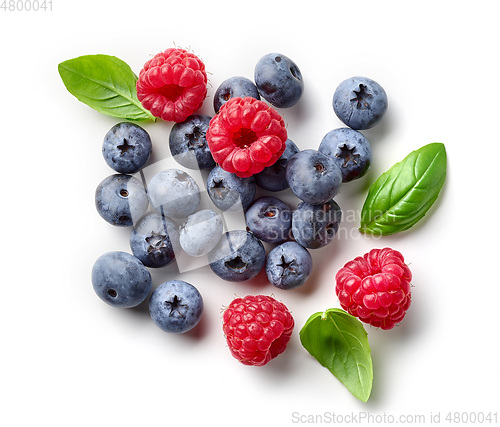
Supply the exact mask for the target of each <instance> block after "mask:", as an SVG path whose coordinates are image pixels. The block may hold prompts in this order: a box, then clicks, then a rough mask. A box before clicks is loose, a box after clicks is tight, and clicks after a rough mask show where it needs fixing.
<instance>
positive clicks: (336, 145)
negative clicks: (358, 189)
mask: <svg viewBox="0 0 500 427" xmlns="http://www.w3.org/2000/svg"><path fill="white" fill-rule="evenodd" d="M318 151H319V152H321V153H323V154H326V155H327V156H330V157H331V158H332V159H333V160H335V162H336V163H337V165H338V166H339V167H340V170H341V172H342V182H350V181H353V180H355V179H358V178H361V177H362V176H364V175H365V174H366V173H367V172H368V169H370V165H371V162H372V148H371V146H370V143H369V142H368V140H367V139H366V138H365V136H364V135H363V134H362V133H361V132H358V131H357V130H354V129H351V128H339V129H334V130H331V131H330V132H328V133H327V134H326V135H325V136H324V138H323V140H322V141H321V143H320V145H319V148H318Z"/></svg>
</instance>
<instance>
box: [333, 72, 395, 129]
mask: <svg viewBox="0 0 500 427" xmlns="http://www.w3.org/2000/svg"><path fill="white" fill-rule="evenodd" d="M387 105H388V101H387V94H386V93H385V90H384V89H383V88H382V86H380V85H379V84H378V83H377V82H376V81H374V80H372V79H369V78H367V77H359V76H357V77H351V78H349V79H346V80H344V81H343V82H342V83H340V84H339V85H338V87H337V89H335V93H334V94H333V111H335V114H336V115H337V117H338V118H339V119H340V120H341V121H342V122H343V123H344V124H345V125H346V126H349V127H350V128H352V129H356V130H363V129H370V128H372V127H373V126H375V125H376V124H377V123H379V122H380V120H382V117H384V114H385V112H386V111H387Z"/></svg>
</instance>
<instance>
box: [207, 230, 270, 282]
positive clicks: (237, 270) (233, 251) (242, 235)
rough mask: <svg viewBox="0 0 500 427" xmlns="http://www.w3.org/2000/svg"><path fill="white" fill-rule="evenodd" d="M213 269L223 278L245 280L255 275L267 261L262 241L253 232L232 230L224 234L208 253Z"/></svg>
mask: <svg viewBox="0 0 500 427" xmlns="http://www.w3.org/2000/svg"><path fill="white" fill-rule="evenodd" d="M207 258H208V262H209V263H210V268H211V269H212V271H213V272H214V273H215V274H216V275H217V276H219V277H220V278H221V279H223V280H227V281H229V282H243V281H245V280H250V279H252V278H253V277H255V276H256V275H257V274H258V273H259V272H260V270H262V267H264V264H265V262H266V251H265V249H264V245H263V244H262V242H261V241H260V240H259V239H257V237H255V236H254V235H253V234H252V233H250V232H248V231H243V230H232V231H228V232H226V233H225V234H223V235H222V238H221V239H220V241H219V243H218V244H217V246H216V247H215V248H214V249H212V250H211V251H210V252H209V253H208V255H207Z"/></svg>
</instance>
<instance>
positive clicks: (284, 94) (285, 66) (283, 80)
mask: <svg viewBox="0 0 500 427" xmlns="http://www.w3.org/2000/svg"><path fill="white" fill-rule="evenodd" d="M254 80H255V84H256V86H257V88H258V89H259V93H260V94H261V96H262V97H263V98H264V99H265V100H266V101H268V102H269V103H271V104H272V105H274V106H275V107H278V108H288V107H292V106H293V105H295V104H296V103H297V102H298V101H299V99H300V97H301V96H302V92H303V91H304V81H303V79H302V74H301V72H300V70H299V67H297V64H296V63H295V62H293V61H292V60H291V59H290V58H288V57H287V56H285V55H282V54H280V53H269V54H267V55H264V56H263V57H262V58H260V60H259V61H258V62H257V64H256V66H255V70H254Z"/></svg>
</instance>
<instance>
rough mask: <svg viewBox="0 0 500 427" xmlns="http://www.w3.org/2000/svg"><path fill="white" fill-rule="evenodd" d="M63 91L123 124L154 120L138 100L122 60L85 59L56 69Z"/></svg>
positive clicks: (64, 64) (128, 69) (68, 62)
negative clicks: (130, 121) (127, 121)
mask: <svg viewBox="0 0 500 427" xmlns="http://www.w3.org/2000/svg"><path fill="white" fill-rule="evenodd" d="M58 70H59V75H60V76H61V78H62V80H63V82H64V85H65V86H66V89H68V91H69V92H70V93H71V94H72V95H74V96H75V97H76V98H77V99H78V100H79V101H81V102H83V103H84V104H87V105H88V106H89V107H91V108H93V109H94V110H97V111H99V112H100V113H104V114H107V115H109V116H113V117H117V118H120V119H126V120H135V121H140V120H154V117H153V115H152V114H151V113H150V112H149V111H147V110H146V109H145V108H144V107H143V106H142V104H141V103H140V102H139V100H138V99H137V90H136V87H135V84H136V81H137V76H136V75H135V74H134V73H133V71H132V69H131V68H130V67H129V66H128V65H127V64H126V63H125V62H123V61H122V60H121V59H118V58H116V57H115V56H108V55H85V56H80V57H78V58H73V59H69V60H67V61H64V62H61V63H60V64H59V66H58Z"/></svg>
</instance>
